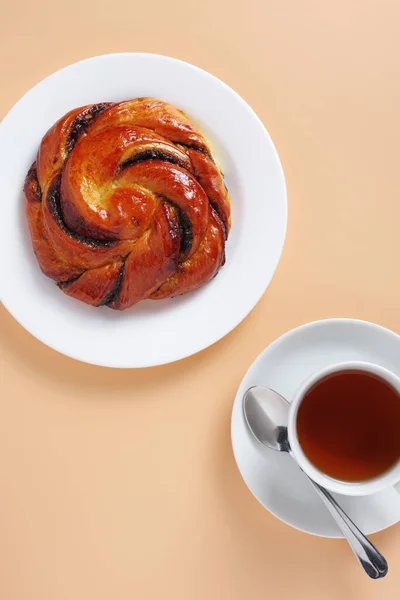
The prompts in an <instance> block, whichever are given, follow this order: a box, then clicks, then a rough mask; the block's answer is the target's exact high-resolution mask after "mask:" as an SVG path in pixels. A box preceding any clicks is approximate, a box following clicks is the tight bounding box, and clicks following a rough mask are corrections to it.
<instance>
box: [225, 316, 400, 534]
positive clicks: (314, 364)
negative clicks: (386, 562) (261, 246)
mask: <svg viewBox="0 0 400 600" xmlns="http://www.w3.org/2000/svg"><path fill="white" fill-rule="evenodd" d="M399 356H400V336H398V335H397V334H395V333H393V332H392V331H389V330H387V329H384V328H383V327H379V326H378V325H373V324H372V323H366V322H364V321H355V320H352V319H329V320H326V321H316V322H315V323H309V324H308V325H303V326H302V327H299V328H297V329H293V330H292V331H289V333H287V334H286V335H284V336H282V337H281V338H279V339H278V340H276V341H275V342H274V343H273V344H271V346H269V347H268V348H266V349H265V350H264V352H262V353H261V354H260V356H259V357H258V358H257V359H256V360H255V362H254V363H253V364H252V366H251V367H250V369H249V370H248V372H247V373H246V375H245V377H244V379H243V381H242V383H241V385H240V387H239V390H238V393H237V395H236V399H235V404H234V407H233V413H232V444H233V450H234V454H235V458H236V462H237V465H238V467H239V471H240V473H241V474H242V477H243V479H244V480H245V482H246V484H247V486H248V487H249V489H250V491H251V492H252V493H253V494H254V496H255V497H256V498H257V499H258V500H259V502H260V503H261V504H262V505H263V506H264V507H265V508H266V509H267V510H269V511H270V512H271V513H272V514H273V515H275V516H276V517H278V518H279V519H281V521H284V522H285V523H287V524H288V525H291V526H292V527H295V528H296V529H300V530H301V531H304V532H306V533H312V534H314V535H319V536H322V537H328V538H333V537H343V536H342V535H341V533H340V531H339V530H338V528H337V526H336V524H335V523H334V521H333V520H332V517H331V516H330V514H329V513H328V511H327V510H326V508H325V506H324V505H323V504H322V503H321V500H320V499H319V498H318V496H317V495H316V493H315V491H314V490H313V488H312V487H311V485H310V483H309V482H308V481H307V479H306V477H305V475H304V473H302V472H301V471H300V469H299V467H298V466H297V465H296V463H295V462H294V461H293V459H292V458H291V457H290V456H289V455H287V454H282V453H278V452H274V451H273V450H269V449H268V448H264V447H263V446H261V444H259V443H258V442H257V441H256V440H255V439H254V438H253V436H252V435H251V434H250V432H249V431H248V428H247V426H246V424H245V421H244V417H243V409H242V398H243V394H244V392H245V391H246V390H247V389H248V388H249V387H251V386H253V385H265V386H267V387H271V388H272V389H274V390H276V391H277V392H279V393H280V394H282V395H283V396H285V397H286V398H287V399H288V400H289V401H290V400H291V399H292V397H293V394H294V392H295V390H296V388H297V387H298V386H299V385H300V384H301V382H302V381H304V380H305V379H306V378H308V377H309V376H310V375H311V374H312V373H313V372H314V371H316V370H319V369H322V368H323V367H326V366H327V365H329V364H331V363H335V362H340V361H346V360H349V361H350V360H364V361H369V362H373V363H376V364H379V365H381V366H383V367H386V368H387V369H390V370H391V371H393V373H396V374H397V375H398V376H400V361H399ZM397 487H398V490H399V491H400V486H397ZM334 495H335V497H336V498H337V499H338V501H339V502H340V504H341V505H342V506H343V508H344V509H345V510H346V512H347V513H348V514H349V515H350V517H351V518H352V519H353V520H354V522H355V523H356V524H357V525H358V526H359V527H360V528H361V529H362V531H364V532H365V533H367V534H370V533H375V532H377V531H381V530H382V529H386V528H387V527H390V526H391V525H394V524H395V523H397V522H398V521H400V494H399V493H398V492H397V491H396V489H395V488H390V489H388V490H385V491H384V492H380V493H378V494H375V495H373V496H366V497H357V498H356V497H350V496H339V495H338V494H334Z"/></svg>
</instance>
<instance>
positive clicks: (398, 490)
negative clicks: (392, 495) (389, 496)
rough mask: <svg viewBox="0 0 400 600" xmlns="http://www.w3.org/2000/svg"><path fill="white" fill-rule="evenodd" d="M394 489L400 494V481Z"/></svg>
mask: <svg viewBox="0 0 400 600" xmlns="http://www.w3.org/2000/svg"><path fill="white" fill-rule="evenodd" d="M393 487H394V489H395V490H396V492H398V493H399V494H400V481H399V482H398V483H396V485H394V486H393Z"/></svg>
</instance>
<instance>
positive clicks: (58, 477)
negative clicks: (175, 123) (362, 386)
mask: <svg viewBox="0 0 400 600" xmlns="http://www.w3.org/2000/svg"><path fill="white" fill-rule="evenodd" d="M0 5H1V6H0V8H1V24H0V57H1V58H0V81H1V94H0V115H1V114H5V113H6V112H7V111H8V110H9V109H10V108H11V106H12V105H13V104H14V102H15V101H16V100H18V98H19V97H20V96H21V95H22V94H23V93H24V92H26V91H27V90H28V89H29V88H30V87H31V86H32V85H33V84H35V83H36V82H37V81H38V80H40V79H42V78H43V77H45V76H47V75H49V74H50V73H52V72H53V71H54V70H56V69H58V68H60V67H62V66H64V65H67V64H68V63H71V62H74V61H76V60H79V59H81V58H85V57H88V56H92V55H96V54H102V53H106V52H117V51H127V50H129V51H149V52H155V53H162V54H167V55H171V56H175V57H178V58H182V59H184V60H187V61H189V62H193V63H194V64H196V65H199V66H200V67H203V68H204V69H207V70H209V71H211V72H212V73H214V74H215V75H217V76H218V77H220V78H222V79H223V80H224V81H226V82H227V83H228V84H229V85H231V86H232V87H233V88H234V89H236V90H237V91H238V92H239V93H240V94H241V95H242V96H243V97H244V98H245V99H246V100H247V101H248V102H249V103H250V104H251V105H252V106H253V107H254V109H255V110H256V111H257V112H258V114H259V115H260V117H261V118H262V120H263V121H264V123H265V125H266V126H267V128H268V129H269V131H270V133H271V135H272V137H273V139H274V141H275V143H276V146H277V148H278V151H279V154H280V156H281V159H282V162H283V166H284V169H285V174H286V178H287V184H288V194H289V213H290V216H289V229H288V235H287V242H286V246H285V249H284V253H283V257H282V260H281V263H280V266H279V268H278V271H277V273H276V276H275V278H274V280H273V282H272V284H271V286H270V288H269V289H268V291H267V293H266V294H265V295H264V297H263V299H262V300H261V301H260V303H259V304H258V306H257V307H256V308H255V309H254V311H253V312H252V314H251V315H250V316H249V317H248V318H247V319H246V320H245V321H244V322H243V323H242V324H241V325H240V326H239V327H238V328H237V329H236V331H234V332H233V333H231V334H230V335H229V336H227V337H226V338H225V339H223V340H221V341H220V342H219V343H217V344H216V345H215V346H213V347H212V348H210V349H208V350H205V351H204V352H202V353H200V354H199V355H197V356H194V357H191V358H189V359H187V360H185V361H182V362H179V363H176V364H173V365H170V366H165V367H159V368H155V369H151V370H142V371H124V372H119V371H112V370H106V369H101V368H96V367H92V366H88V365H85V364H80V363H77V362H74V361H73V360H70V359H68V358H65V357H63V356H61V355H58V354H56V353H55V352H54V351H52V350H50V349H48V348H46V347H44V346H43V345H42V344H40V343H39V342H38V341H36V340H35V339H33V338H32V337H31V336H30V335H29V334H28V333H26V332H25V331H24V330H23V329H22V328H21V327H20V326H19V325H18V324H17V323H16V322H15V321H14V320H13V319H12V318H11V316H10V315H9V314H7V312H6V311H5V309H4V308H0V318H1V352H2V354H1V365H2V374H1V397H0V411H1V413H0V564H1V568H0V598H1V599H2V600H111V599H112V600H128V599H129V600H130V599H132V598H135V599H136V598H137V599H140V600H155V599H156V598H163V599H165V600H214V599H215V600H217V599H218V600H219V599H221V600H258V599H260V600H265V599H266V598H273V597H279V598H282V599H289V598H299V597H300V598H307V599H308V598H310V599H314V598H315V599H317V598H323V599H324V600H333V599H335V600H336V599H339V598H343V599H344V600H347V599H352V600H370V599H372V598H385V600H395V599H398V597H399V589H400V524H399V525H397V526H396V527H393V528H391V529H390V530H388V531H386V532H384V533H382V534H379V535H377V536H374V541H375V542H376V543H377V544H378V545H379V547H380V548H381V549H382V550H383V552H384V553H385V554H386V556H387V557H388V560H389V562H390V565H391V571H390V573H389V576H388V577H387V578H386V579H385V580H383V581H381V582H372V581H369V580H368V579H367V578H366V577H365V576H364V575H363V574H362V573H361V570H360V569H359V568H358V566H357V565H356V564H355V562H354V559H353V557H352V555H351V553H350V551H349V550H348V548H347V547H346V544H345V543H344V542H341V541H329V540H320V539H315V538H313V537H309V536H306V535H303V534H301V533H298V532H297V531H294V530H292V529H290V528H289V527H287V526H285V525H283V524H282V523H280V522H279V521H277V520H276V519H274V518H273V517H272V516H271V515H269V514H268V513H267V512H266V511H264V510H263V509H262V508H261V507H260V506H259V505H258V503H257V502H256V500H254V499H253V497H252V496H251V495H250V493H249V492H248V490H247V489H246V487H245V485H244V483H243V482H242V480H241V479H240V477H239V474H238V472H237V470H236V467H235V464H234V460H233V457H232V452H231V447H230V438H229V420H230V412H231V407H232V401H233V397H234V394H235V391H236V388H237V386H238V384H239V382H240V380H241V378H242V376H243V374H244V373H245V371H246V369H247V368H248V366H249V365H250V364H251V362H252V361H253V360H254V358H255V357H256V356H257V355H258V353H259V352H260V351H261V350H262V349H263V348H264V347H265V346H266V345H267V344H268V343H269V342H271V341H272V340H274V339H275V338H276V337H277V336H279V335H281V334H282V333H284V332H285V331H287V330H288V329H290V328H292V327H295V326H297V325H300V324H301V323H305V322H306V321H311V320H314V319H319V318H323V317H334V316H349V317H358V318H361V319H367V320H371V321H376V322H378V323H381V324H382V325H385V326H386V327H389V328H391V329H394V330H395V331H397V332H398V333H400V309H399V307H400V278H399V255H400V236H399V234H398V229H399V224H400V195H399V192H400V178H399V166H398V163H399V140H400V115H399V106H400V83H399V72H400V36H399V33H400V32H399V20H400V5H399V3H398V0H392V1H391V0H336V1H335V2H326V1H323V0H314V1H311V0H308V1H307V0H232V1H229V0H204V1H203V2H200V1H199V0H197V1H194V0H186V1H185V2H183V1H174V0H170V1H168V2H167V1H165V0H152V1H149V2H144V1H142V2H138V1H135V0H120V1H119V2H109V1H105V0H97V2H93V1H92V2H88V3H87V2H82V0H69V1H68V2H64V3H57V2H46V1H45V0H37V1H36V2H28V1H27V0H25V2H24V5H22V6H21V3H18V2H9V1H5V0H0ZM15 159H16V160H18V156H16V157H15ZM2 201H3V202H6V201H7V198H2ZM5 259H6V257H3V260H5ZM27 300H28V299H27Z"/></svg>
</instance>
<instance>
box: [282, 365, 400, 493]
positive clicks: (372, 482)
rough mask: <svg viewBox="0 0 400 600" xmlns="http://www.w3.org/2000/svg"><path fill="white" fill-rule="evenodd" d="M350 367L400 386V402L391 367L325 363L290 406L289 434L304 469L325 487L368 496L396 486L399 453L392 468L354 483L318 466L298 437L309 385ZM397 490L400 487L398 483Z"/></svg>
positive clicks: (295, 455) (399, 467)
mask: <svg viewBox="0 0 400 600" xmlns="http://www.w3.org/2000/svg"><path fill="white" fill-rule="evenodd" d="M349 370H357V371H366V372H367V373H371V374H372V375H375V376H377V377H379V378H381V379H383V380H384V381H386V382H387V383H389V384H390V385H391V386H392V387H393V388H394V389H395V390H397V393H398V395H399V402H400V379H399V377H397V376H396V375H394V373H392V372H391V371H389V370H388V369H385V368H383V367H380V366H378V365H374V364H371V363H367V362H357V361H352V362H341V363H336V364H333V365H330V366H328V367H326V368H325V369H322V370H321V371H318V372H316V373H314V374H313V375H312V376H311V377H309V378H308V379H307V380H306V381H305V382H304V383H303V384H302V385H301V386H300V388H299V389H298V391H297V392H296V394H295V396H294V398H293V401H292V403H291V406H290V413H289V424H288V435H289V442H290V446H291V449H292V452H293V455H294V458H295V459H296V461H297V462H298V464H299V465H300V467H301V468H302V469H303V471H304V472H305V473H307V475H309V476H310V477H311V479H313V480H314V481H316V482H317V483H319V484H320V485H322V486H323V487H325V488H326V489H328V490H330V491H332V492H337V493H338V494H346V495H348V496H367V495H369V494H374V493H376V492H379V491H381V490H383V489H385V488H389V487H391V486H394V485H395V484H396V483H398V482H400V457H399V460H398V461H397V463H396V464H395V465H394V466H393V467H392V468H391V469H390V470H389V471H385V473H383V474H382V475H380V476H378V477H376V478H374V479H368V480H367V481H360V482H354V483H353V482H347V481H340V480H338V479H333V478H332V477H329V475H326V474H325V473H323V472H322V471H320V470H319V469H318V468H317V467H315V465H313V463H312V462H311V461H310V460H309V459H308V458H307V456H306V455H305V454H304V452H303V450H302V448H301V446H300V444H299V441H298V437H297V414H298V410H299V407H300V404H301V403H302V401H303V398H304V397H305V395H306V393H307V392H308V391H309V390H310V388H311V387H312V386H313V385H315V384H316V383H317V382H318V381H320V380H321V379H323V378H324V377H326V376H327V375H331V374H332V373H338V372H340V371H349ZM399 435H400V431H399ZM373 443H374V440H373V439H371V444H373ZM397 490H398V491H400V489H399V487H398V486H397Z"/></svg>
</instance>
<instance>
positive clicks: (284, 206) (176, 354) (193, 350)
mask: <svg viewBox="0 0 400 600" xmlns="http://www.w3.org/2000/svg"><path fill="white" fill-rule="evenodd" d="M119 57H134V58H135V59H140V58H143V59H145V60H146V59H149V58H150V59H156V60H161V61H165V62H170V63H177V64H180V65H182V66H184V67H185V68H190V69H191V70H193V71H195V72H198V73H199V74H200V75H201V76H205V77H207V78H209V79H212V80H213V81H214V83H215V84H216V85H218V86H220V87H222V88H223V89H225V91H227V92H228V93H229V94H231V95H233V96H234V97H235V98H236V100H237V101H238V102H239V103H240V105H241V107H242V109H243V110H245V111H246V112H247V113H249V114H250V115H251V117H252V118H253V119H254V120H255V121H256V122H257V124H258V126H259V127H260V128H261V129H262V131H263V135H264V136H265V137H266V139H267V140H268V145H269V147H270V153H271V156H272V155H273V159H274V162H275V168H276V171H277V176H278V178H279V183H280V196H281V198H280V203H281V210H282V223H283V228H282V232H281V239H280V242H279V247H278V245H277V244H276V258H275V260H274V262H272V261H271V267H273V268H271V276H270V278H269V281H268V283H267V285H266V286H262V289H261V290H259V291H258V292H257V294H254V297H253V299H252V301H251V302H249V304H248V306H247V307H246V309H245V310H244V311H243V310H242V311H240V314H238V316H237V317H236V318H235V319H232V322H231V323H230V324H229V327H226V328H225V329H224V332H223V333H222V334H221V333H216V334H213V335H210V336H209V338H208V340H207V343H206V344H205V343H204V342H203V341H199V343H198V344H196V343H193V344H192V345H191V347H190V348H189V349H185V350H184V352H182V351H177V350H176V349H174V350H173V351H171V352H170V353H169V355H168V357H166V358H164V360H160V359H157V358H156V359H155V360H152V359H150V358H149V359H148V360H146V361H141V362H140V364H139V361H137V360H136V361H133V363H132V362H129V361H125V362H124V363H123V364H122V361H120V360H117V361H115V362H114V361H113V359H112V356H108V357H107V358H106V359H105V357H104V356H102V357H101V359H99V358H98V357H95V358H93V359H91V357H88V356H86V357H85V358H84V357H82V356H79V355H76V354H75V353H74V352H72V351H71V350H70V349H68V348H66V349H64V348H63V345H62V344H59V343H58V340H56V341H46V340H45V339H44V338H45V337H46V336H44V335H41V332H40V331H39V332H36V331H35V332H34V333H33V332H32V331H31V328H30V327H29V322H28V319H24V317H23V315H22V316H21V315H19V314H15V312H14V310H13V305H12V297H10V298H7V296H6V295H5V294H4V291H3V293H2V294H1V296H2V297H1V298H0V301H1V302H2V303H3V305H4V307H5V308H6V310H7V311H8V312H9V313H10V314H11V316H12V317H13V318H14V319H15V320H16V321H17V322H18V323H19V324H20V325H21V326H22V327H23V328H24V329H25V330H26V331H28V333H29V334H30V335H32V336H33V337H35V338H36V339H38V340H39V341H40V342H41V343H43V344H45V345H46V346H48V347H49V348H51V349H53V350H55V351H56V352H58V353H60V354H63V355H64V356H67V357H69V358H72V359H73V360H78V361H81V362H86V363H88V364H93V365H97V366H102V367H109V368H117V369H119V368H121V369H125V368H148V367H153V366H161V365H164V364H169V363H172V362H176V361H179V360H183V359H185V358H187V357H189V356H192V355H194V354H197V353H199V352H201V351H202V350H205V349H206V348H208V347H210V346H212V345H213V344H215V343H216V342H217V341H219V340H220V339H222V338H223V337H225V336H226V335H228V334H229V333H231V332H232V331H233V330H234V329H235V328H236V327H237V326H238V325H239V324H240V323H241V322H242V321H243V320H244V319H245V318H246V317H247V316H248V315H249V314H250V312H251V311H252V310H253V309H254V307H255V306H256V305H257V303H258V302H259V301H260V299H261V298H262V296H263V295H264V293H265V292H266V290H267V289H268V287H269V285H270V283H271V281H272V279H273V277H274V275H275V273H276V269H277V267H278V264H279V262H280V259H281V256H282V251H283V247H284V244H285V240H286V235H287V224H288V201H287V185H286V180H285V175H284V171H283V167H282V163H281V161H280V158H279V155H278V152H277V150H276V147H275V145H274V143H273V140H272V138H271V136H270V134H269V132H268V130H267V129H266V127H265V125H264V124H263V122H262V121H261V119H260V117H259V116H258V115H257V113H256V112H255V111H254V110H253V109H252V108H251V106H250V105H249V104H248V103H247V102H246V101H245V100H244V98H242V96H240V95H239V94H238V93H237V92H236V91H235V90H234V89H233V88H231V87H230V86H229V85H228V84H226V83H225V82H224V81H222V80H221V79H219V78H218V77H216V76H215V75H213V74H212V73H209V72H208V71H206V70H205V69H202V68H201V67H198V66H197V65H193V64H191V63H189V62H187V61H184V60H181V59H178V58H174V57H171V56H167V55H163V54H157V53H148V52H115V53H107V54H100V55H95V56H91V57H88V58H84V59H82V60H79V61H76V62H73V63H70V64H68V65H65V66H63V67H61V68H60V69H58V70H56V71H54V72H53V73H50V74H49V75H47V76H46V77H44V78H43V79H41V80H40V81H38V82H37V83H36V84H35V85H33V86H32V87H31V88H29V89H28V90H27V91H26V92H25V93H24V94H23V95H22V96H21V97H20V98H19V99H18V100H17V102H16V103H15V104H14V105H13V106H12V107H11V108H10V110H9V111H8V112H7V113H6V115H5V116H4V117H3V119H2V121H1V122H0V138H1V133H2V131H3V128H4V127H5V126H6V124H7V122H8V120H9V119H10V118H11V117H12V115H13V113H14V111H16V110H17V109H18V106H19V105H20V103H21V102H23V100H24V99H25V98H26V96H28V95H29V94H30V93H31V92H32V91H33V90H36V89H37V88H40V87H41V86H42V85H45V83H46V82H47V81H48V80H49V79H51V78H53V77H54V76H56V75H59V74H60V73H62V72H63V71H66V70H68V69H70V68H71V67H74V66H77V65H81V64H84V63H86V64H87V63H90V62H95V61H99V60H109V59H115V58H119ZM28 312H29V311H28ZM210 331H211V330H210Z"/></svg>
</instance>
